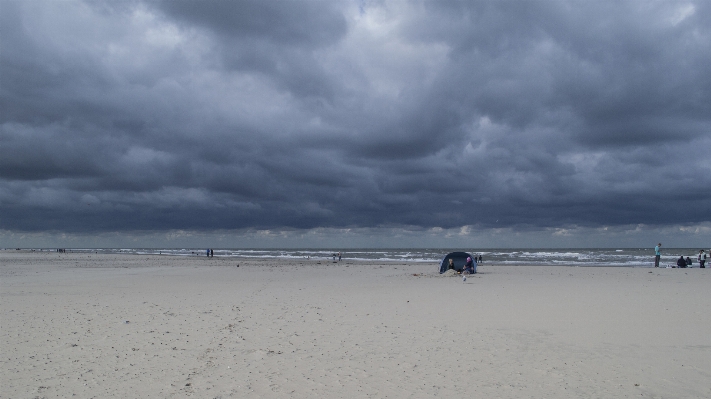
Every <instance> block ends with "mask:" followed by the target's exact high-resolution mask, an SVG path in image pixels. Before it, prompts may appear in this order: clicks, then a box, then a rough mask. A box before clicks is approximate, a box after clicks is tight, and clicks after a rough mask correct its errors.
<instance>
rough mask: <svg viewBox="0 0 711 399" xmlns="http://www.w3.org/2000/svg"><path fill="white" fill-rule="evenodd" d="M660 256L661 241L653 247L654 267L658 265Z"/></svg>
mask: <svg viewBox="0 0 711 399" xmlns="http://www.w3.org/2000/svg"><path fill="white" fill-rule="evenodd" d="M661 257H662V243H661V242H660V243H659V244H657V246H656V247H654V267H659V259H660V258H661Z"/></svg>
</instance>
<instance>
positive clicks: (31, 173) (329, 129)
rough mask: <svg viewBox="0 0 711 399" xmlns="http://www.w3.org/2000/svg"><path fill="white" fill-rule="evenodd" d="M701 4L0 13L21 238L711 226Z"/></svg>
mask: <svg viewBox="0 0 711 399" xmlns="http://www.w3.org/2000/svg"><path fill="white" fill-rule="evenodd" d="M709 20H711V5H710V4H709V3H708V2H704V1H689V2H677V1H674V2H655V3H648V2H622V3H621V2H617V1H610V2H605V1H596V2H583V3H581V2H568V1H541V2H534V1H526V2H518V1H511V2H508V1H503V2H502V1H492V2H485V1H481V2H469V1H464V2H457V1H450V2H439V1H438V2H399V1H397V2H388V1H384V2H367V1H365V2H355V1H354V2H300V1H299V2H283V1H274V2H270V1H267V2H265V1H240V2H228V1H165V2H145V3H144V2H138V1H136V2H129V3H119V4H118V5H117V4H114V3H113V2H106V3H103V2H96V1H92V2H50V1H48V2H42V1H33V2H21V1H3V2H1V3H0V36H1V37H2V40H1V41H0V46H1V48H0V71H1V74H0V109H1V110H2V111H0V224H1V225H2V226H1V228H3V229H5V230H8V231H18V232H41V231H60V232H62V231H63V232H70V233H72V232H73V233H87V232H116V231H118V232H120V231H135V230H150V231H163V230H175V229H190V230H204V231H210V230H224V229H277V230H278V229H294V228H295V229H311V228H317V227H324V228H340V227H353V228H363V229H368V228H388V229H389V228H394V227H398V226H400V227H405V228H411V229H430V228H439V227H441V228H445V229H447V228H456V227H458V226H463V225H475V226H477V228H479V229H487V228H518V227H520V228H526V229H536V228H538V229H551V228H553V229H555V228H557V227H561V226H583V227H589V228H597V227H599V226H634V225H637V224H646V225H652V226H655V225H656V226H662V227H663V226H671V225H680V224H681V225H684V224H692V223H696V222H704V221H706V222H708V221H710V220H711V216H709V215H711V200H710V199H709V198H710V196H711V173H710V172H711V68H709V67H708V65H711V27H710V26H709V24H708V23H707V22H708V21H709Z"/></svg>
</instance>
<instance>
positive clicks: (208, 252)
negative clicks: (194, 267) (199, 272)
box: [205, 249, 210, 258]
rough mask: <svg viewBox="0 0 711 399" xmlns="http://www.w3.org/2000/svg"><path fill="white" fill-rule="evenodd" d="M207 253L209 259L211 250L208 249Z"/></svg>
mask: <svg viewBox="0 0 711 399" xmlns="http://www.w3.org/2000/svg"><path fill="white" fill-rule="evenodd" d="M205 252H206V253H207V254H206V255H207V257H208V258H209V257H210V250H209V249H206V250H205Z"/></svg>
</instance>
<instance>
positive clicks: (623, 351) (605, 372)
mask: <svg viewBox="0 0 711 399" xmlns="http://www.w3.org/2000/svg"><path fill="white" fill-rule="evenodd" d="M238 265H239V267H237V266H238ZM436 269H437V265H434V264H408V265H406V264H403V263H387V264H377V263H368V262H349V261H344V262H341V263H340V264H334V263H333V262H331V261H328V260H323V261H320V262H319V261H314V260H303V261H298V260H288V261H281V260H244V259H220V258H212V259H208V258H206V257H201V258H198V257H194V258H178V257H168V256H139V255H96V254H92V255H87V254H83V255H79V254H58V253H54V252H53V253H46V252H45V253H26V252H20V251H0V299H1V307H0V344H1V345H2V346H1V353H0V357H1V358H0V373H1V374H0V378H1V380H0V384H1V387H0V397H2V398H56V397H61V398H68V397H76V398H92V397H95V398H114V397H115V398H148V397H153V398H173V397H176V398H182V397H196V398H228V397H235V398H292V397H296V398H312V397H325V398H365V397H375V398H385V397H388V398H429V397H445V398H446V397H449V398H461V397H474V398H492V397H496V398H528V397H531V398H572V397H584V398H623V397H630V398H632V397H634V398H709V397H711V342H710V341H711V328H710V327H711V317H710V315H709V310H708V304H709V294H710V293H711V269H687V270H684V269H648V268H600V267H594V268H593V267H585V268H580V267H561V266H554V267H542V266H536V267H525V266H518V267H509V266H495V265H486V264H485V265H483V266H480V268H479V271H480V273H479V274H477V275H475V276H469V277H468V279H467V281H466V282H462V280H461V279H460V278H440V277H436V276H437V274H436V273H435V271H436ZM413 274H419V276H414V275H413ZM421 274H424V276H422V275H421Z"/></svg>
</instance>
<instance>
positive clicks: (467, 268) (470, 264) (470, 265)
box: [462, 257, 476, 274]
mask: <svg viewBox="0 0 711 399" xmlns="http://www.w3.org/2000/svg"><path fill="white" fill-rule="evenodd" d="M474 273H476V263H474V261H472V258H471V257H467V263H466V264H465V265H464V270H462V274H474Z"/></svg>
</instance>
